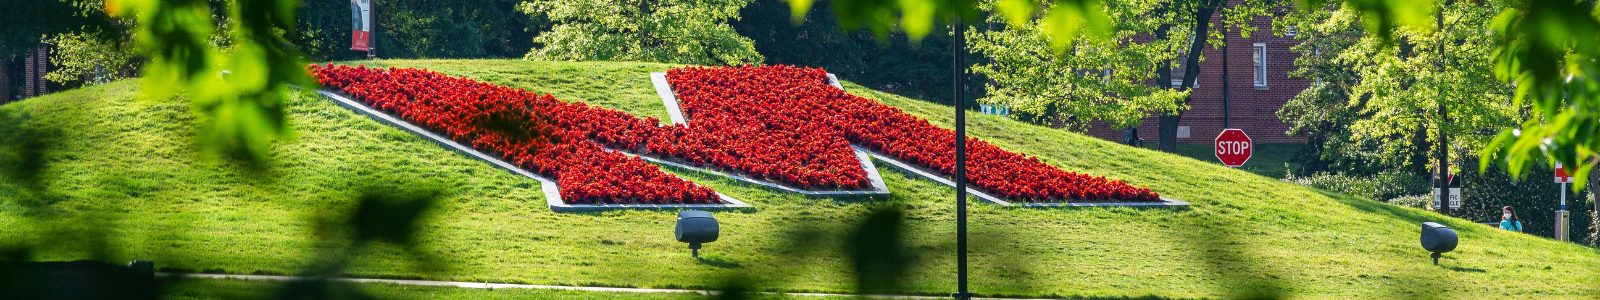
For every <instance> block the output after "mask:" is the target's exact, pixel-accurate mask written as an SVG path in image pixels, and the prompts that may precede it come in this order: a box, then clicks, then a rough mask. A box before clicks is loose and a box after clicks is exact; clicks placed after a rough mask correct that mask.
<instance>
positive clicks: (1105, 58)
mask: <svg viewBox="0 0 1600 300" xmlns="http://www.w3.org/2000/svg"><path fill="white" fill-rule="evenodd" d="M1000 3H1002V2H999V1H991V2H988V3H985V4H983V5H981V6H979V7H980V8H981V9H983V10H984V11H993V10H995V9H997V7H996V6H995V5H996V4H1000ZM1108 8H1110V9H1112V11H1111V12H1110V15H1111V16H1112V19H1117V20H1127V21H1120V22H1115V24H1116V25H1115V27H1114V29H1113V30H1114V32H1113V33H1112V35H1113V36H1114V37H1115V38H1110V39H1078V40H1077V41H1078V42H1077V43H1076V45H1073V46H1072V47H1070V49H1069V50H1067V51H1066V52H1064V53H1060V52H1056V51H1055V50H1054V48H1053V47H1054V45H1055V44H1056V43H1055V42H1053V41H1055V40H1059V39H1058V38H1054V37H1052V36H1051V35H1050V33H1049V32H1048V31H1047V30H1048V28H1050V27H1049V26H1050V24H1049V22H1048V20H1047V19H1039V20H1033V21H1027V22H1024V23H1021V24H1012V25H1007V26H1003V27H1004V29H1002V30H996V31H973V32H970V33H968V36H970V38H971V42H970V43H971V46H969V47H970V49H972V51H975V52H978V53H980V54H982V55H983V56H985V57H986V58H988V62H986V63H980V64H978V65H977V66H974V67H973V68H972V70H973V72H976V73H978V74H982V75H984V76H985V77H988V78H989V79H990V80H991V81H990V82H989V84H988V85H987V87H988V96H987V97H984V98H983V99H980V100H979V101H980V102H983V103H990V104H1001V105H1005V106H1009V107H1011V108H1012V109H1014V110H1017V111H1019V112H1025V113H1028V114H1030V115H1039V116H1055V117H1056V119H1055V120H1051V121H1054V122H1060V123H1064V124H1066V125H1067V126H1068V127H1071V128H1077V129H1086V128H1087V127H1088V124H1089V122H1090V121H1105V122H1107V123H1111V124H1112V125H1113V126H1116V127H1127V126H1134V125H1138V123H1139V121H1140V120H1141V119H1143V118H1144V117H1145V116H1146V115H1147V114H1149V113H1161V114H1167V113H1173V112H1176V111H1177V110H1180V109H1183V108H1184V107H1183V105H1182V104H1181V102H1182V101H1181V100H1182V99H1183V97H1185V96H1187V94H1188V92H1187V91H1176V90H1171V89H1166V88H1161V87H1158V86H1154V85H1150V84H1148V81H1150V80H1151V79H1153V78H1154V77H1155V74H1157V71H1156V70H1157V69H1158V68H1159V65H1160V63H1158V62H1164V61H1170V60H1172V59H1173V58H1174V57H1175V56H1176V55H1177V51H1174V49H1177V47H1174V46H1175V45H1173V42H1174V41H1175V40H1172V39H1164V40H1155V41H1146V42H1139V41H1137V40H1138V39H1136V38H1135V37H1136V36H1139V35H1141V34H1146V35H1147V34H1148V33H1149V32H1150V31H1153V30H1154V29H1155V28H1157V27H1159V26H1160V25H1161V24H1160V23H1157V22H1154V21H1152V20H1155V19H1154V18H1144V17H1143V16H1148V15H1151V14H1153V12H1152V11H1151V10H1152V8H1153V6H1133V5H1111V6H1108ZM1045 9H1046V10H1049V9H1053V7H1050V6H1049V5H1047V6H1045ZM1002 17H1003V15H1002V14H990V17H989V19H988V21H989V22H994V23H999V22H1003V21H1004V20H1003V19H1002Z"/></svg>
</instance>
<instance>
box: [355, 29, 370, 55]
mask: <svg viewBox="0 0 1600 300" xmlns="http://www.w3.org/2000/svg"><path fill="white" fill-rule="evenodd" d="M350 37H351V38H352V39H351V41H350V50H355V51H370V50H372V47H370V42H371V41H372V33H369V32H366V31H360V30H356V31H353V32H352V34H351V35H350Z"/></svg>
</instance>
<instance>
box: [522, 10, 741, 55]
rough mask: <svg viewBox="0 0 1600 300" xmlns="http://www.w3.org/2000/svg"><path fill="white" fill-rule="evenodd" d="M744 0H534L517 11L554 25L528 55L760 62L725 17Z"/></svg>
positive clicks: (730, 16) (537, 39)
mask: <svg viewBox="0 0 1600 300" xmlns="http://www.w3.org/2000/svg"><path fill="white" fill-rule="evenodd" d="M749 3H750V0H597V1H563V0H536V1H532V2H524V3H523V4H522V5H521V6H520V7H519V9H520V10H521V11H522V12H524V13H528V14H530V15H543V16H546V17H548V18H549V20H550V21H551V22H553V23H554V26H552V27H551V28H550V31H546V32H543V33H540V34H539V36H538V37H535V38H534V42H535V43H537V44H538V45H537V47H538V48H535V49H534V50H533V51H532V52H529V53H528V56H527V58H528V59H540V60H571V61H586V60H627V61H651V62H663V63H682V64H697V65H742V64H755V63H761V61H762V60H763V58H762V57H761V54H760V53H756V50H755V46H754V45H753V43H752V42H751V41H750V39H749V38H746V37H744V36H740V35H739V33H738V32H736V31H734V30H733V27H730V26H728V24H727V21H728V20H730V19H738V18H739V9H740V8H743V7H744V6H745V5H746V4H749Z"/></svg>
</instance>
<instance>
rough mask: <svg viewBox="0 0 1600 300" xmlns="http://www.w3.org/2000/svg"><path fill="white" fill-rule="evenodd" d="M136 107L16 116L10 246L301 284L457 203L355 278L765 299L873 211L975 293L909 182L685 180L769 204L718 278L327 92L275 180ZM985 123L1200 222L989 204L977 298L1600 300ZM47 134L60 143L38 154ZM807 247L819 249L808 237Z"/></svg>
mask: <svg viewBox="0 0 1600 300" xmlns="http://www.w3.org/2000/svg"><path fill="white" fill-rule="evenodd" d="M366 63H367V64H368V65H382V66H399V67H419V68H428V69H431V70H435V71H439V72H444V73H448V74H452V75H458V76H468V77H471V78H475V79H479V80H486V81H490V82H494V83H499V84H504V85H508V86H512V87H517V88H525V89H528V90H531V91H539V92H548V93H551V94H554V95H555V96H556V97H558V98H560V99H562V100H565V101H584V102H588V103H590V104H595V105H600V106H605V107H611V108H616V109H621V110H624V111H627V112H630V113H633V114H635V115H640V116H656V117H658V118H662V119H665V118H666V114H665V111H664V110H663V108H662V106H661V104H660V101H659V99H658V98H656V95H655V92H654V90H653V88H651V86H650V81H649V78H648V77H647V76H646V74H647V73H649V72H659V71H663V70H666V69H668V68H671V67H672V66H670V65H662V64H643V63H603V62H602V63H568V62H528V61H518V60H404V61H378V62H366ZM841 79H844V80H848V79H849V78H841ZM137 86H138V84H137V83H136V82H132V81H124V82H116V83H112V84H107V85H101V86H96V87H91V88H85V89H79V90H72V91H65V92H60V93H56V94H52V95H49V96H45V97H40V98H34V99H29V100H24V101H21V102H17V103H12V104H7V105H5V106H0V147H5V149H8V150H7V151H8V152H9V153H10V154H3V155H9V157H15V156H16V155H17V153H22V154H27V153H42V154H39V156H37V157H38V158H39V159H38V160H37V161H40V162H42V164H39V165H36V166H34V167H35V168H36V170H37V171H38V172H37V173H36V174H37V176H36V177H35V178H34V180H27V181H20V180H7V181H4V183H0V199H5V200H4V201H0V228H3V229H0V246H3V247H11V248H10V249H20V248H24V247H26V248H28V249H30V251H31V252H29V253H28V254H27V255H26V256H25V257H28V258H30V259H34V260H67V259H85V258H93V259H104V260H109V261H125V260H132V259H150V260H153V261H155V262H156V265H157V266H158V267H161V268H167V269H169V270H172V269H176V270H187V271H204V272H226V273H245V274H250V273H259V274H297V273H301V272H302V270H305V269H307V268H308V267H311V266H316V265H317V264H318V261H317V260H316V259H315V254H316V253H319V251H322V250H326V249H330V248H335V247H339V246H340V245H329V243H322V242H319V241H318V240H317V239H316V238H314V237H315V236H316V233H317V232H319V231H318V230H319V229H318V226H316V225H315V224H317V220H321V219H324V218H326V217H327V215H329V214H335V213H338V212H343V211H348V210H350V209H351V208H352V204H353V203H355V200H354V199H353V198H354V197H355V195H356V193H357V191H358V190H360V189H362V188H364V187H372V186H380V187H382V186H406V187H410V186H438V187H445V188H447V189H448V190H449V191H450V193H449V195H448V196H447V197H445V198H444V199H443V201H442V202H441V203H440V204H439V206H438V207H437V209H436V210H434V211H433V212H432V213H431V214H430V215H428V217H427V218H426V220H427V221H428V222H427V223H426V225H425V226H424V227H422V231H421V232H420V236H419V237H418V238H417V241H418V242H419V243H420V245H421V249H422V252H423V253H424V254H426V255H425V256H426V257H431V258H432V259H433V261H434V262H435V263H436V264H432V265H429V264H421V263H416V262H414V261H413V260H412V259H411V258H412V257H413V255H409V254H407V252H405V251H402V250H400V249H394V248H393V247H374V248H369V249H367V250H366V251H362V252H360V253H359V255H358V256H357V259H356V260H355V262H354V263H353V264H351V265H350V269H349V271H348V272H347V275H348V276H357V277H381V278H424V279H437V280H452V281H471V282H482V281H489V282H502V283H531V284H550V285H586V286H624V287H657V288H680V287H681V288H711V287H716V286H719V285H720V284H721V283H723V282H726V281H728V280H730V279H731V278H742V279H745V280H749V281H750V282H751V283H752V284H754V285H756V286H758V287H760V288H762V289H765V290H778V291H821V292H849V291H852V290H854V285H855V278H854V277H853V275H852V274H851V273H850V272H849V271H848V270H850V267H849V266H850V261H848V260H847V259H845V254H844V253H843V250H842V249H843V246H842V245H843V241H842V240H841V238H840V237H839V236H840V235H841V233H842V232H845V231H847V229H848V228H850V227H851V226H852V225H853V224H855V223H856V222H859V221H860V220H861V219H862V217H863V216H864V215H865V214H866V213H867V212H869V211H871V210H873V209H875V208H879V207H888V206H899V207H904V208H905V210H906V215H907V222H908V223H907V226H908V228H909V229H910V232H909V233H908V234H907V236H906V237H905V239H906V242H907V243H908V247H909V248H910V249H913V250H914V251H913V253H911V257H910V260H911V261H912V262H913V264H912V266H910V270H909V271H908V272H909V276H908V278H906V279H907V284H906V286H905V287H904V288H902V289H901V292H902V293H907V294H925V295H947V294H948V293H950V292H953V291H954V287H955V282H956V278H955V272H954V268H955V259H954V256H953V254H954V249H955V245H954V231H955V215H954V211H955V209H954V207H953V206H954V204H953V203H954V201H953V199H954V193H952V191H951V189H949V188H947V187H944V186H940V185H938V184H934V183H932V182H929V181H926V180H919V179H915V178H908V177H906V176H904V175H900V174H898V173H896V172H885V173H884V180H885V181H886V182H887V183H888V186H889V189H890V190H891V191H892V192H893V195H892V196H889V197H881V198H875V199H868V200H826V199H811V198H806V197H802V196H799V195H791V194H783V193H777V192H773V191H770V190H765V189H761V188H758V187H753V186H750V185H745V184H740V183H737V182H735V181H732V180H729V179H725V178H718V177H713V176H706V175H703V174H699V173H694V172H679V171H673V172H675V173H677V174H679V175H680V176H683V177H685V178H687V179H690V180H693V181H695V182H697V183H700V184H703V185H706V186H709V187H711V188H714V189H716V190H717V191H720V192H722V193H725V194H728V195H730V196H733V197H736V198H738V199H740V200H743V201H745V202H748V203H750V204H752V205H755V206H756V207H755V208H753V209H746V210H737V211H722V212H718V213H717V218H718V219H719V220H720V221H721V223H722V228H723V233H722V234H723V235H722V237H721V240H719V241H717V242H715V243H711V244H707V245H706V248H705V249H702V253H703V256H704V259H701V260H696V259H694V258H691V257H690V256H689V253H688V252H689V251H688V249H686V248H685V246H684V244H681V243H677V242H676V241H674V240H673V239H672V224H673V221H674V218H675V215H674V213H673V212H670V211H607V212H592V213H553V212H551V211H550V210H549V209H547V208H546V207H545V201H544V199H542V196H541V194H540V193H539V190H538V186H537V184H536V183H534V182H533V181H531V180H528V179H526V178H522V177H520V176H516V175H513V174H511V173H509V172H506V171H503V170H499V169H496V168H494V167H492V166H490V165H489V164H487V163H483V162H480V161H476V160H473V159H470V158H467V157H465V156H462V155H459V154H457V153H455V152H452V151H450V150H446V149H443V148H440V147H438V146H436V145H435V144H433V143H431V142H427V141H424V140H422V139H421V138H418V137H415V136H413V135H411V134H409V133H406V132H403V131H401V130H398V129H394V128H390V127H387V126H384V125H382V124H380V123H378V122H376V121H373V120H370V119H368V118H366V117H364V116H361V115H358V114H356V113H353V112H350V111H347V110H345V109H343V108H340V107H338V106H336V105H335V104H333V103H332V102H331V101H329V100H326V99H323V98H320V97H318V96H315V95H312V94H309V93H302V94H297V95H294V96H293V97H291V98H290V101H289V103H288V113H289V115H288V118H289V121H290V123H291V126H292V127H293V128H294V138H293V139H292V140H289V141H285V142H282V143H280V144H278V145H277V146H276V148H275V149H274V150H275V152H274V153H275V159H274V161H275V163H274V165H273V167H272V168H271V169H270V170H268V171H265V172H261V173H253V172H248V171H242V170H239V169H237V168H234V167H230V165H227V164H221V163H215V162H210V161H207V160H202V159H200V158H199V157H198V155H197V154H196V152H195V151H194V150H193V147H192V146H191V145H192V140H191V139H190V138H189V137H190V135H191V134H192V133H193V132H194V131H195V130H196V129H195V128H196V127H195V123H196V122H197V120H196V119H195V117H194V113H192V109H191V108H190V106H188V104H186V103H185V102H183V101H181V100H146V99H139V98H138V97H136V94H137ZM845 86H846V89H847V90H849V91H851V92H852V93H855V94H857V95H861V96H865V97H868V98H873V99H877V100H879V101H883V102H884V103H887V104H889V105H893V106H896V107H900V108H902V109H904V110H905V111H906V112H908V113H911V114H914V115H917V116H921V117H924V118H928V119H929V120H930V121H932V122H933V123H935V124H938V125H940V126H949V124H950V122H951V120H952V119H953V118H954V116H953V114H952V113H951V111H950V108H949V107H947V106H940V105H937V104H930V103H927V102H923V101H918V100H914V99H906V98H902V97H898V96H894V95H890V94H885V93H879V92H874V91H870V90H867V89H865V88H863V87H861V86H859V85H855V84H851V83H848V82H847V83H845ZM969 118H970V119H969V120H971V124H970V127H969V129H968V132H969V133H970V134H972V135H975V136H978V137H981V138H983V139H985V140H987V141H989V142H991V143H993V144H995V145H997V146H1000V147H1003V148H1006V149H1011V150H1014V151H1019V152H1022V153H1027V154H1030V155H1036V156H1039V157H1040V158H1041V159H1042V160H1044V161H1046V162H1048V163H1050V164H1052V165H1056V166H1059V167H1062V168H1065V169H1067V170H1071V171H1076V172H1082V173H1087V174H1092V175H1098V176H1107V177H1110V178H1114V179H1120V180H1125V181H1127V182H1129V183H1132V184H1134V185H1137V186H1143V187H1149V188H1151V189H1154V190H1155V191H1157V192H1159V193H1161V194H1162V195H1163V196H1165V197H1170V198H1175V199H1178V200H1183V201H1188V202H1190V203H1193V206H1192V207H1189V208H1182V209H1131V208H1059V209H1029V208H1006V207H1000V206H995V205H988V204H983V203H980V202H977V201H975V200H974V201H973V203H972V204H971V209H970V211H969V212H970V217H969V220H970V222H971V236H972V241H971V247H972V254H971V255H972V256H971V261H972V263H971V268H972V276H973V277H972V286H973V288H972V290H973V291H974V292H976V293H979V294H982V295H1014V296H1033V297H1052V296H1060V297H1107V298H1125V297H1151V298H1211V297H1228V296H1242V295H1245V294H1267V295H1278V296H1287V297H1292V298H1308V299H1350V298H1365V299H1395V298H1482V299H1526V298H1594V297H1597V296H1600V269H1596V268H1595V266H1597V265H1600V253H1597V252H1596V250H1595V249H1594V248H1589V247H1585V246H1579V245H1575V244H1569V243H1560V242H1556V241H1552V240H1549V239H1544V238H1538V237H1533V236H1528V235H1522V234H1515V233H1508V232H1504V231H1501V230H1498V229H1494V228H1491V227H1488V226H1483V225H1478V224H1473V223H1471V222H1469V221H1465V220H1460V219H1450V218H1446V217H1443V216H1440V215H1438V214H1435V213H1432V212H1426V211H1421V210H1416V209H1409V208H1400V207H1395V206H1390V205H1387V204H1383V203H1379V202H1374V201H1371V200H1367V199H1360V198H1355V197H1350V196H1345V195H1340V194H1333V193H1329V192H1326V191H1321V190H1316V189H1311V188H1306V187H1303V186H1299V185H1295V184H1291V183H1285V182H1280V181H1278V180H1276V179H1274V178H1271V177H1266V176H1260V175H1258V174H1253V173H1251V172H1246V171H1244V170H1236V169H1231V168H1227V167H1223V166H1221V165H1218V164H1216V163H1214V162H1213V161H1214V160H1215V159H1214V158H1206V159H1195V158H1190V157H1185V156H1183V155H1172V154H1166V153H1161V152H1157V151H1151V150H1147V149H1138V148H1133V147H1127V146H1122V145H1118V144H1116V143H1112V142H1107V141H1102V140H1099V139H1095V138H1093V137H1088V136H1084V135H1080V134H1075V133H1071V132H1068V131H1063V130H1056V129H1050V128H1047V127H1040V126H1033V125H1027V124H1025V123H1021V122H1016V121H1012V120H1008V119H1004V118H1003V117H997V116H990V115H979V114H971V115H970V116H969ZM29 133H32V134H35V135H37V136H46V137H49V138H48V139H43V140H44V141H43V142H39V143H35V144H30V145H26V146H22V145H18V143H16V142H15V141H20V140H24V139H23V138H22V137H21V136H22V135H24V134H29ZM16 149H34V150H38V149H43V150H47V151H42V152H34V151H20V152H19V151H16ZM1258 155H1259V154H1258ZM24 156H26V155H24ZM1255 162H1257V161H1256V160H1254V159H1253V160H1252V163H1255ZM1263 164H1265V162H1263ZM1264 167H1265V166H1264ZM1263 172H1264V173H1263V174H1265V175H1271V174H1270V173H1272V172H1267V171H1263ZM1279 173H1281V172H1279ZM1280 176H1281V175H1280ZM13 177H15V176H13ZM1425 221H1437V222H1442V223H1444V224H1447V225H1449V226H1451V227H1454V228H1456V230H1457V232H1458V233H1459V234H1460V235H1461V237H1462V243H1461V246H1460V247H1459V248H1458V249H1457V250H1456V251H1455V252H1452V253H1449V254H1447V255H1446V256H1445V258H1444V259H1443V260H1442V261H1441V265H1440V266H1434V265H1432V264H1431V263H1430V262H1429V261H1428V258H1427V253H1425V252H1423V251H1422V250H1421V249H1420V247H1419V246H1418V242H1417V237H1418V234H1417V231H1418V224H1419V223H1421V222H1425ZM808 233H820V234H808ZM807 236H811V237H819V238H815V239H810V240H806V239H801V238H799V237H807ZM796 240H800V241H807V242H805V243H803V244H795V243H796V242H794V241H796ZM13 252H15V251H13ZM430 266H432V267H430ZM214 284H218V285H223V286H227V285H230V284H242V283H231V282H221V283H214ZM388 288H389V287H377V289H388ZM396 289H411V288H396ZM208 291H209V289H206V288H196V290H193V291H191V292H193V293H205V292H208ZM437 292H439V293H445V294H449V295H462V297H469V298H470V297H478V296H476V295H469V294H471V293H478V292H476V291H450V290H448V289H439V290H437ZM530 293H542V292H530ZM198 297H200V298H206V297H204V296H198ZM483 297H491V296H483ZM492 297H499V295H493V296H492ZM530 297H534V298H538V297H544V296H538V295H530ZM552 297H554V296H552ZM652 297H653V296H652Z"/></svg>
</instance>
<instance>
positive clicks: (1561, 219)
mask: <svg viewBox="0 0 1600 300" xmlns="http://www.w3.org/2000/svg"><path fill="white" fill-rule="evenodd" d="M1572 182H1573V178H1572V172H1567V168H1565V167H1564V166H1562V165H1561V162H1556V183H1560V184H1561V208H1560V209H1559V210H1556V226H1555V227H1556V236H1555V238H1556V240H1558V241H1563V242H1565V241H1567V235H1568V233H1569V232H1568V231H1571V230H1568V229H1567V227H1568V226H1569V224H1570V223H1571V220H1568V219H1569V218H1570V217H1571V213H1570V212H1568V211H1567V184H1568V183H1572Z"/></svg>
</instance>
